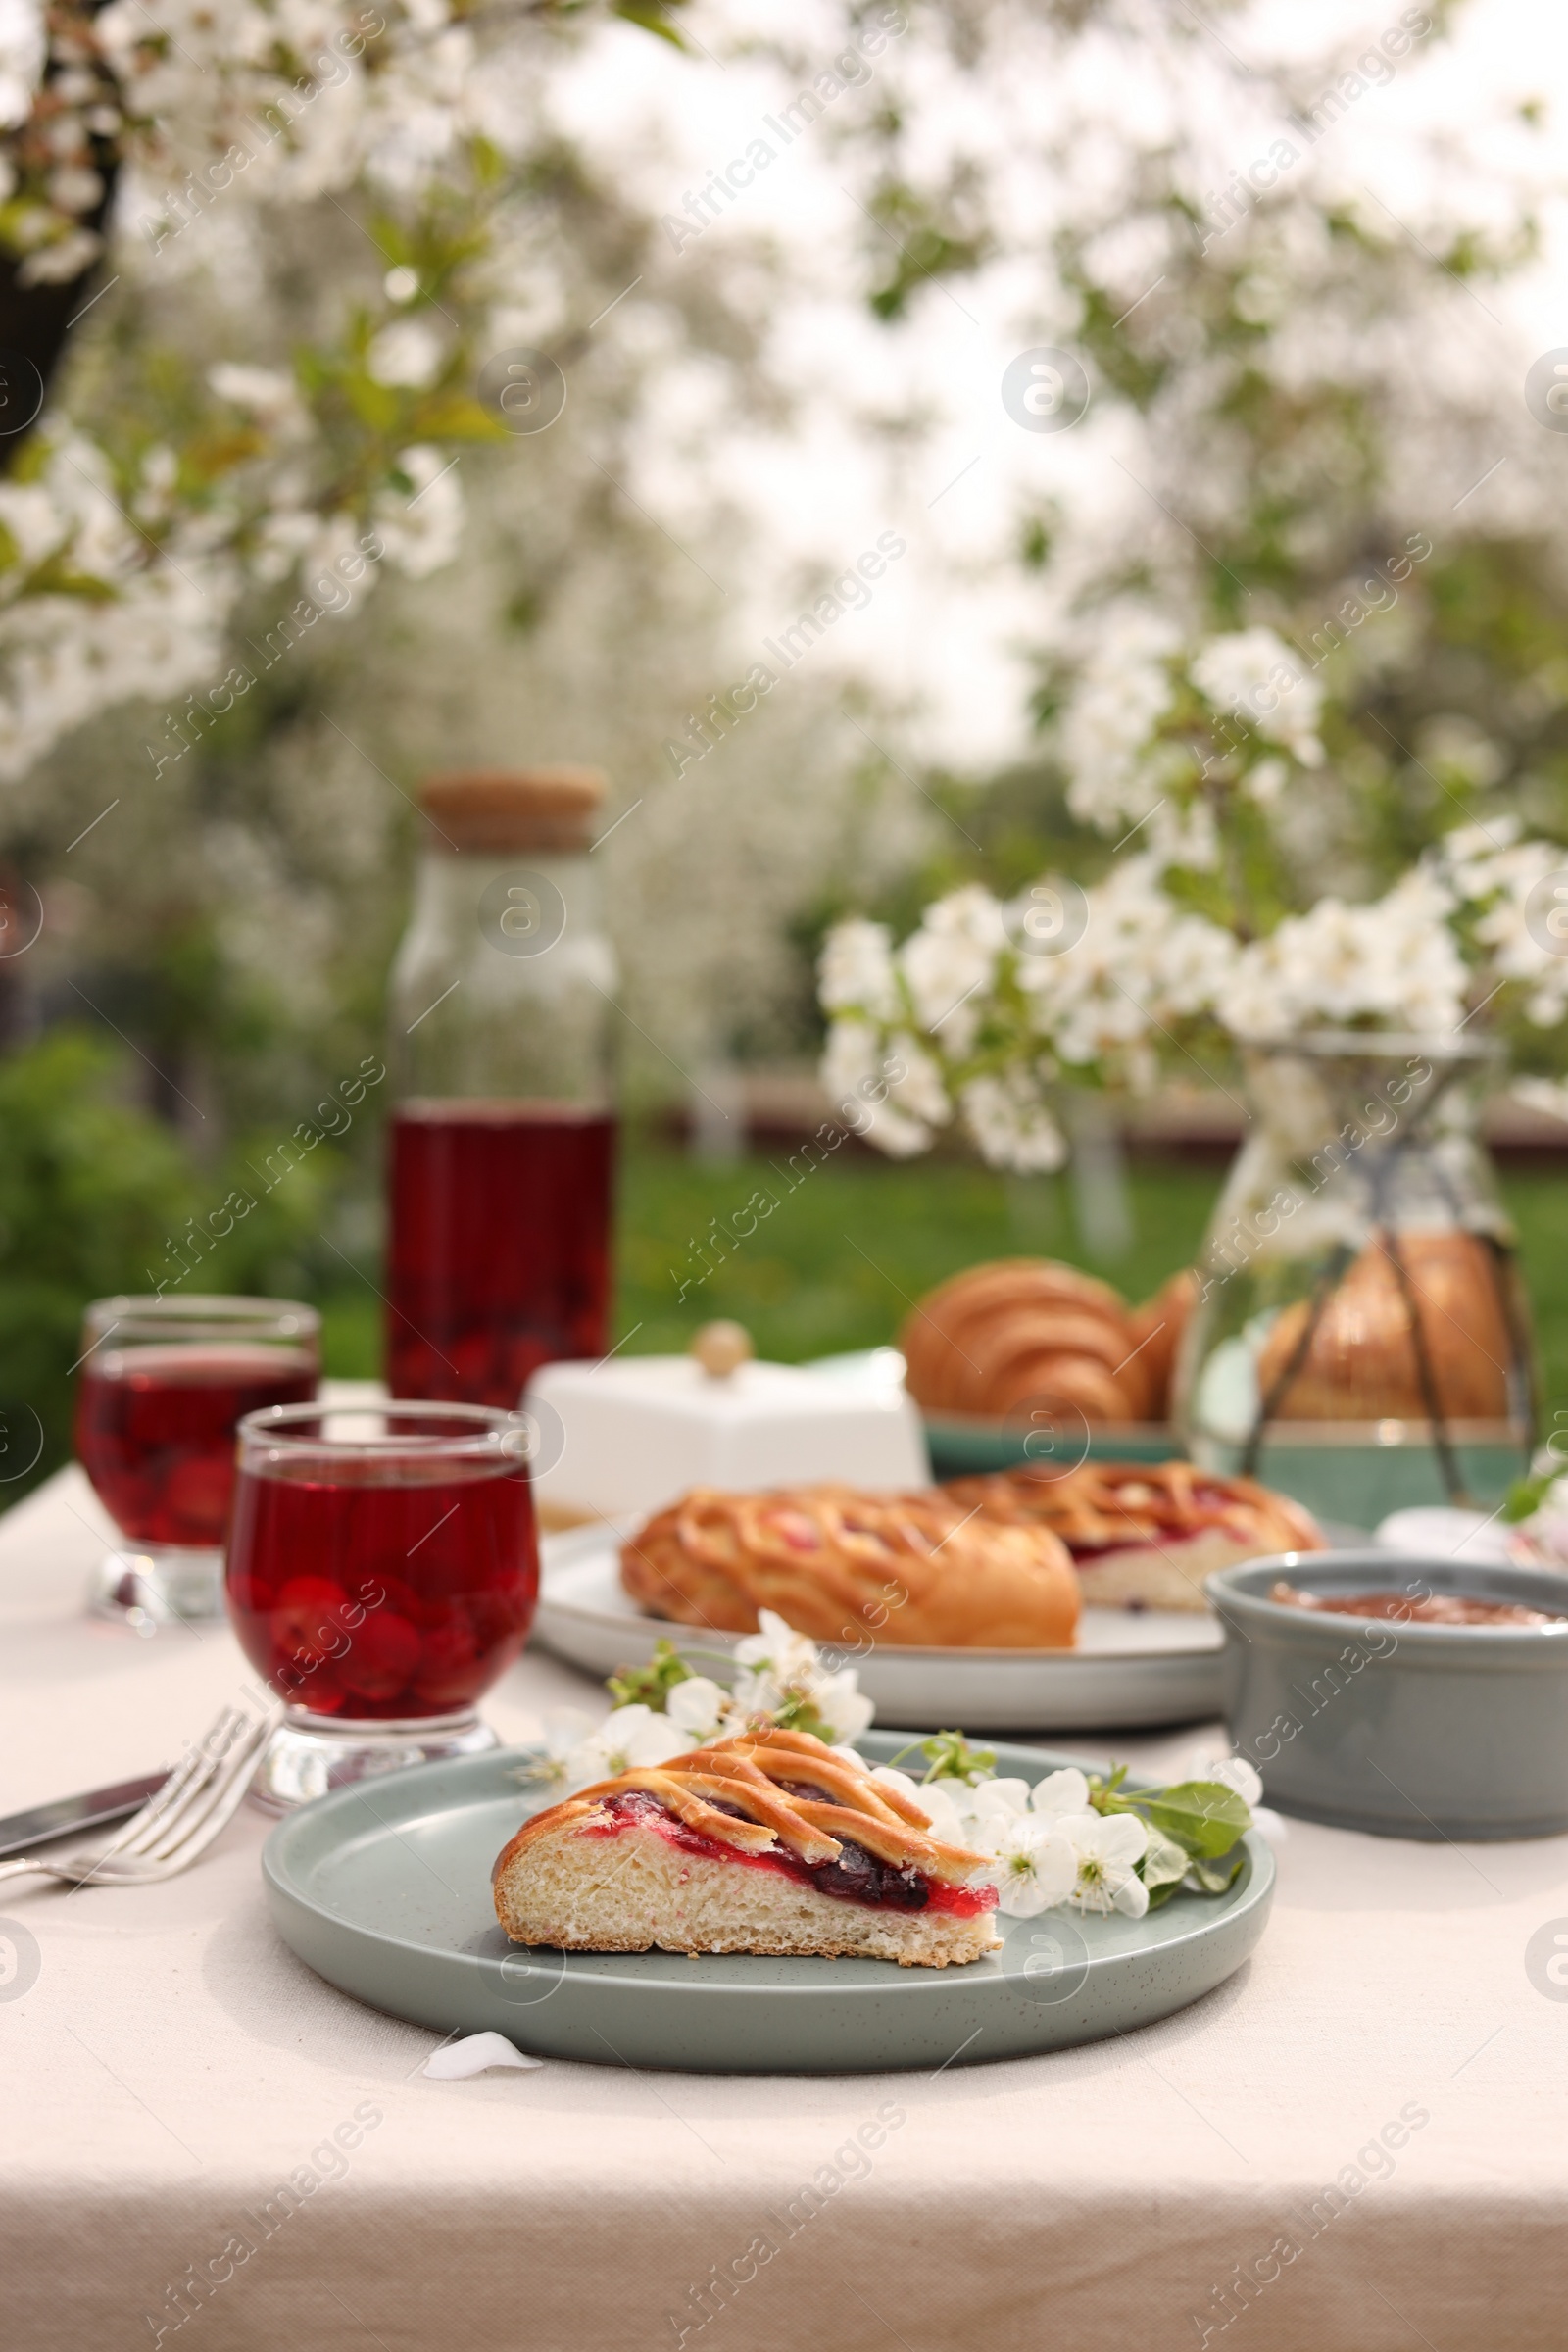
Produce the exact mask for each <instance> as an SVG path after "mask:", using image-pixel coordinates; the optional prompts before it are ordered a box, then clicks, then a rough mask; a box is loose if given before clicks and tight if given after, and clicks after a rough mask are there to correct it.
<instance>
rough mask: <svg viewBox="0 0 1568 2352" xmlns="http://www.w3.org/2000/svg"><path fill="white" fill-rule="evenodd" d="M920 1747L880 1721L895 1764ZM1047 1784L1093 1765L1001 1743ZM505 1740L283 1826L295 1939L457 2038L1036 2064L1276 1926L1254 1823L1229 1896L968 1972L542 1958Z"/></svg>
mask: <svg viewBox="0 0 1568 2352" xmlns="http://www.w3.org/2000/svg"><path fill="white" fill-rule="evenodd" d="M901 1744H903V1741H901V1740H897V1739H895V1738H894V1737H893V1736H892V1735H891V1734H887V1733H876V1732H868V1733H867V1734H866V1735H865V1737H864V1738H863V1739H862V1740H858V1742H857V1745H858V1747H859V1748H860V1749H861V1751H862V1752H863V1753H864V1754H865V1755H867V1756H869V1757H870V1758H871V1760H872V1761H873V1762H875V1763H883V1762H886V1761H887V1760H888V1759H889V1758H890V1757H891V1756H892V1755H893V1754H894V1753H895V1752H896V1751H897V1749H898V1747H899V1746H900V1745H901ZM996 1754H997V1766H998V1769H999V1771H1001V1772H1003V1773H1010V1774H1015V1775H1017V1776H1019V1777H1021V1778H1022V1779H1025V1780H1028V1781H1031V1782H1033V1781H1036V1780H1038V1779H1040V1778H1041V1777H1042V1775H1043V1774H1045V1773H1047V1772H1051V1771H1054V1769H1055V1767H1056V1766H1057V1765H1058V1764H1066V1763H1072V1762H1081V1761H1082V1759H1081V1758H1073V1757H1069V1756H1060V1755H1048V1754H1046V1753H1044V1752H1043V1751H1042V1750H1041V1749H1039V1748H1022V1747H999V1748H998V1749H997V1751H996ZM528 1761H529V1752H528V1751H527V1750H521V1749H516V1748H513V1749H498V1750H493V1751H492V1752H491V1753H490V1754H488V1755H481V1756H464V1757H461V1758H459V1759H457V1760H456V1761H454V1762H450V1763H445V1764H421V1765H417V1766H416V1767H414V1768H413V1769H412V1770H408V1771H403V1772H398V1773H394V1774H391V1775H388V1776H387V1777H386V1778H384V1779H377V1780H372V1781H368V1782H359V1783H357V1784H356V1785H355V1786H354V1787H352V1788H348V1789H337V1790H336V1791H334V1793H333V1794H332V1795H330V1796H324V1797H322V1798H321V1799H320V1800H319V1802H318V1803H316V1804H314V1805H307V1806H304V1807H302V1809H301V1810H300V1811H299V1812H298V1813H293V1814H290V1815H289V1816H288V1818H287V1819H286V1820H284V1821H281V1822H279V1824H278V1826H277V1828H276V1829H275V1830H273V1832H272V1834H271V1836H270V1838H268V1841H267V1845H266V1847H265V1849H264V1852H263V1856H262V1870H263V1875H264V1878H265V1880H266V1884H267V1897H268V1903H269V1906H270V1910H271V1914H272V1919H273V1921H274V1923H275V1925H276V1927H277V1930H278V1933H279V1934H280V1935H281V1936H282V1937H283V1939H284V1941H285V1942H286V1943H288V1944H289V1945H291V1946H292V1948H293V1949H294V1950H295V1951H296V1952H297V1953H298V1954H299V1956H300V1958H301V1959H302V1960H304V1961H305V1962H306V1963H307V1965H308V1966H309V1967H311V1968H313V1969H315V1971H316V1973H317V1975H318V1976H321V1977H324V1978H325V1979H326V1981H327V1983H328V1984H329V1985H337V1986H338V1987H339V1988H340V1989H341V1990H342V1991H344V1992H349V1993H353V1994H354V1995H355V1996H356V1998H357V1999H359V2000H362V2001H368V2003H369V2004H370V2006H371V2007H372V2008H375V2009H383V2010H385V2011H387V2012H388V2013H389V2015H391V2016H393V2017H402V2018H407V2019H409V2020H410V2021H411V2022H412V2023H414V2024H415V2025H420V2026H429V2027H431V2028H433V2029H434V2031H435V2032H436V2033H438V2034H454V2033H466V2034H478V2033H483V2032H485V2031H486V2030H491V2031H494V2032H496V2033H499V2034H505V2035H506V2036H507V2038H508V2039H509V2040H510V2041H513V2042H515V2044H516V2045H517V2047H518V2048H519V2049H523V2050H528V2051H532V2052H533V2053H535V2054H536V2055H537V2056H539V2057H542V2058H577V2059H585V2060H588V2061H590V2062H594V2063H597V2064H600V2065H607V2066H616V2065H619V2066H638V2067H645V2066H646V2067H670V2068H677V2069H681V2070H684V2071H687V2072H690V2073H694V2074H757V2075H764V2074H822V2075H841V2074H869V2073H878V2072H881V2071H882V2070H884V2069H888V2068H896V2067H925V2068H927V2069H928V2070H929V2069H934V2068H937V2067H940V2066H944V2065H947V2064H950V2063H956V2064H958V2065H960V2066H970V2065H973V2064H975V2063H976V2062H977V2061H979V2060H982V2059H991V2058H1018V2057H1024V2056H1027V2055H1029V2054H1030V2053H1031V2052H1034V2051H1038V2050H1054V2049H1063V2048H1066V2047H1068V2046H1069V2045H1070V2044H1072V2043H1074V2042H1082V2041H1099V2040H1103V2039H1104V2038H1105V2037H1106V2036H1108V2035H1110V2034H1125V2033H1127V2032H1128V2031H1129V2030H1130V2029H1131V2028H1133V2027H1137V2026H1147V2025H1152V2023H1153V2022H1154V2020H1155V2019H1156V2018H1161V2017H1168V2016H1169V2015H1170V2013H1171V2012H1172V2010H1175V2009H1182V2008H1185V2007H1186V2006H1187V2004H1188V2003H1189V2002H1190V2001H1196V2000H1198V1999H1199V1998H1200V1997H1201V1995H1202V1994H1203V1993H1205V1992H1210V1991H1212V1990H1213V1988H1214V1986H1215V1985H1220V1984H1222V1983H1223V1982H1224V1980H1225V1979H1226V1978H1227V1977H1228V1976H1230V1975H1231V1974H1232V1973H1233V1972H1234V1971H1235V1970H1236V1969H1238V1968H1240V1966H1241V1965H1242V1962H1243V1961H1244V1960H1245V1959H1246V1958H1247V1957H1248V1955H1249V1953H1250V1951H1251V1949H1252V1947H1253V1945H1254V1944H1255V1943H1256V1941H1257V1939H1258V1937H1259V1936H1260V1935H1261V1934H1262V1932H1263V1923H1264V1921H1265V1920H1266V1918H1267V1917H1268V1908H1269V1901H1270V1898H1271V1896H1272V1894H1273V1889H1274V1863H1273V1857H1272V1856H1271V1855H1270V1853H1269V1850H1268V1847H1267V1846H1266V1845H1265V1844H1264V1843H1263V1841H1262V1839H1261V1838H1258V1837H1257V1835H1256V1834H1255V1832H1252V1833H1250V1834H1249V1836H1248V1838H1247V1841H1246V1846H1247V1858H1246V1861H1245V1863H1244V1865H1243V1868H1242V1871H1241V1873H1240V1876H1239V1877H1238V1878H1237V1880H1236V1883H1235V1885H1234V1886H1233V1887H1231V1888H1230V1890H1229V1892H1228V1893H1226V1894H1223V1895H1218V1896H1211V1895H1193V1894H1178V1895H1177V1896H1175V1897H1174V1899H1173V1900H1172V1901H1170V1902H1169V1903H1167V1904H1165V1905H1164V1906H1163V1908H1162V1909H1160V1910H1158V1911H1154V1912H1152V1913H1151V1914H1150V1915H1149V1916H1148V1917H1147V1918H1145V1919H1137V1920H1135V1919H1124V1918H1122V1917H1121V1916H1120V1915H1119V1914H1117V1913H1113V1914H1112V1915H1111V1916H1110V1917H1109V1918H1099V1917H1091V1916H1087V1915H1084V1914H1081V1913H1078V1912H1074V1911H1068V1910H1056V1911H1046V1912H1042V1913H1041V1914H1040V1915H1039V1917H1038V1918H1035V1919H1002V1918H1000V1917H999V1919H998V1923H997V1925H998V1931H999V1933H1000V1934H1001V1935H1002V1936H1004V1938H1005V1941H1004V1946H1003V1949H1002V1950H1001V1951H1000V1952H996V1953H993V1954H991V1955H990V1956H989V1957H987V1958H986V1959H984V1960H973V1961H970V1962H969V1963H967V1965H966V1966H964V1967H961V1968H959V1967H950V1968H899V1967H897V1966H895V1965H894V1964H893V1963H892V1962H889V1961H881V1960H814V1959H760V1958H753V1957H750V1956H748V1955H746V1954H736V1953H724V1954H716V1953H715V1954H710V1955H706V1956H700V1957H696V1958H691V1957H688V1956H687V1955H685V1954H683V1953H678V1952H635V1953H613V1952H570V1953H565V1952H557V1951H545V1950H523V1949H520V1948H519V1947H518V1946H516V1945H515V1944H511V1943H509V1942H508V1940H507V1938H506V1936H504V1935H503V1933H502V1931H501V1929H500V1928H499V1926H498V1925H497V1924H496V1918H495V1913H494V1910H493V1908H492V1905H491V1899H490V1870H491V1865H492V1864H493V1863H494V1861H495V1858H496V1856H497V1854H498V1853H499V1852H500V1851H501V1848H502V1847H503V1846H504V1845H505V1844H506V1842H507V1840H508V1839H509V1838H511V1836H512V1834H513V1832H514V1831H515V1829H516V1828H517V1825H518V1823H519V1822H520V1821H522V1819H523V1818H524V1817H525V1815H527V1814H529V1813H532V1812H536V1811H538V1810H539V1809H540V1808H541V1807H543V1806H544V1805H546V1804H548V1803H551V1802H553V1801H554V1792H552V1791H548V1790H540V1789H529V1788H527V1787H525V1786H524V1785H523V1783H522V1782H521V1781H520V1780H519V1777H518V1776H519V1773H520V1772H522V1771H525V1770H526V1768H527V1765H528Z"/></svg>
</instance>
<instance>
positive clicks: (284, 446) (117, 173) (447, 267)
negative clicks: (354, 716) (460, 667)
mask: <svg viewBox="0 0 1568 2352" xmlns="http://www.w3.org/2000/svg"><path fill="white" fill-rule="evenodd" d="M674 4H675V0H670V5H674ZM573 13H574V12H573V11H572V10H571V9H570V8H569V7H568V6H567V0H511V4H510V5H507V6H502V7H499V8H496V9H493V10H486V11H483V12H481V11H478V10H474V9H471V8H468V7H466V6H465V5H464V0H385V5H384V6H383V5H379V4H377V0H365V4H364V5H361V4H360V0H261V4H260V5H245V6H243V7H242V6H240V5H238V4H237V0H170V5H169V6H167V7H160V9H159V11H158V13H157V15H156V17H155V16H154V15H153V14H152V13H150V12H149V11H148V10H147V9H145V8H143V7H141V6H139V5H138V4H137V0H110V4H109V5H108V6H99V5H96V4H95V0H50V5H49V6H48V7H47V8H44V7H41V6H39V5H37V4H36V0H16V4H15V5H14V6H12V7H11V8H9V9H8V10H7V11H6V13H5V15H4V17H3V19H0V379H3V380H0V464H3V465H4V466H5V467H6V472H7V478H6V479H5V480H4V481H0V779H4V778H10V777H15V776H17V775H20V774H21V773H23V772H25V769H26V768H27V767H28V766H29V765H31V764H32V762H34V761H35V760H37V759H38V758H40V757H41V756H42V754H44V753H45V752H46V751H48V750H49V749H50V748H51V747H52V746H53V744H55V743H56V742H57V741H58V740H59V739H60V738H61V737H62V736H63V735H64V734H66V733H67V732H69V731H70V730H71V729H72V728H73V727H74V726H76V725H78V724H80V723H81V722H82V721H84V720H86V719H88V718H90V717H92V716H93V715H94V714H95V713H96V712H98V711H103V710H105V709H108V708H111V707H113V706H114V705H115V704H116V703H119V702H122V701H124V700H126V699H128V698H129V697H131V696H147V697H158V698H163V699H169V698H172V697H174V696H176V695H178V694H179V693H180V692H181V691H183V690H184V689H186V688H188V687H193V686H198V685H200V684H202V683H204V682H206V681H209V680H212V679H214V678H216V677H219V676H221V673H222V667H223V663H222V661H221V654H222V649H223V645H224V639H225V632H226V631H227V629H228V628H229V626H230V624H231V621H232V619H233V616H234V614H235V613H236V610H237V608H238V607H239V606H240V604H241V601H242V599H243V598H245V597H246V596H247V594H249V593H252V592H256V591H260V592H262V593H263V594H264V595H268V596H270V598H271V600H272V601H273V603H274V604H277V603H283V602H286V601H287V600H288V599H290V598H293V599H295V600H297V601H296V603H295V605H294V608H293V609H295V610H296V611H298V610H300V609H301V607H300V603H299V602H298V600H305V601H306V602H309V600H311V599H312V596H313V583H314V581H315V580H316V579H317V577H318V576H328V575H330V576H332V577H333V578H334V579H335V578H338V577H341V576H342V566H343V564H344V561H345V559H349V560H350V562H351V564H359V571H358V573H357V575H356V576H357V578H358V579H359V580H360V581H361V582H362V584H363V587H364V588H365V589H367V590H368V588H369V587H370V586H371V585H373V583H374V580H375V579H376V577H377V576H378V574H379V570H380V568H381V565H382V563H383V561H384V563H385V564H389V565H390V566H391V567H392V568H394V569H395V570H398V571H401V572H403V573H404V574H406V575H409V576H412V577H415V578H418V577H421V576H423V575H424V574H426V573H429V572H431V571H433V570H435V569H437V568H438V567H439V566H440V565H442V564H445V563H447V562H449V561H450V560H451V558H452V557H453V556H454V555H455V553H456V551H457V545H458V539H459V534H460V531H461V527H462V520H463V511H464V509H463V496H462V492H461V490H460V488H459V482H458V474H457V471H456V468H455V466H454V463H453V461H454V459H455V458H457V457H458V456H460V455H461V452H462V450H463V448H464V446H465V445H466V444H470V443H474V442H482V441H487V440H494V439H500V438H502V437H503V432H504V428H503V426H502V424H501V422H500V420H499V419H498V418H497V417H496V416H495V415H493V414H492V413H490V412H489V411H487V410H486V409H485V408H484V407H483V406H482V405H481V403H480V402H479V401H478V400H477V399H476V398H475V393H474V386H475V379H476V376H477V373H478V369H479V366H480V364H481V362H482V360H483V359H484V357H485V356H486V355H487V354H488V353H490V352H493V351H494V350H496V349H497V348H499V347H501V346H504V345H505V344H507V343H509V342H512V343H515V342H517V341H518V340H519V339H520V338H519V336H518V334H517V332H516V331H515V328H516V322H517V319H518V318H519V316H520V309H519V306H521V305H526V306H527V307H528V309H529V313H530V316H531V319H532V321H533V323H532V330H531V332H530V333H529V335H528V341H529V342H530V343H542V342H545V341H548V340H550V339H551V337H552V335H554V334H556V333H560V334H561V335H562V336H565V337H569V335H570V333H571V332H573V331H574V330H575V329H576V328H577V326H578V325H579V323H580V322H579V321H577V320H576V319H575V318H574V316H573V311H572V304H571V298H570V295H569V293H567V292H565V291H564V290H561V289H557V288H555V287H554V286H553V285H552V284H550V283H549V273H548V270H547V269H546V268H545V265H544V260H543V254H542V247H543V245H544V243H545V240H544V239H543V238H542V237H541V235H540V231H539V222H540V218H541V212H542V210H544V209H545V208H547V207H548V203H549V201H550V197H551V191H550V188H549V184H548V173H546V172H541V170H540V164H539V156H538V152H537V150H538V144H539V138H540V125H539V118H538V112H537V109H536V107H535V105H534V104H533V103H532V100H533V95H534V91H535V87H536V84H537V81H538V78H539V73H540V66H541V60H542V58H543V57H544V56H545V55H546V54H547V53H548V49H549V46H550V45H551V44H559V43H560V41H561V40H562V39H563V38H564V20H565V19H566V18H568V17H569V16H571V15H572V14H573ZM601 14H602V15H614V16H621V17H625V18H629V19H631V20H633V21H634V22H636V23H638V24H641V25H645V26H647V27H648V28H649V29H651V30H654V31H657V32H662V33H665V34H666V35H669V34H670V32H671V27H670V24H669V20H668V16H667V13H666V9H665V7H664V6H663V5H662V0H648V4H647V5H645V4H643V0H607V5H606V7H605V9H604V10H603V11H601ZM671 37H672V36H671ZM566 193H567V196H568V197H569V191H567V192H566ZM328 230H330V231H333V232H338V233H341V234H342V235H344V236H345V237H346V238H347V240H348V244H349V246H350V248H351V249H352V250H353V251H354V252H355V253H356V254H357V255H358V256H359V257H360V261H361V263H362V265H364V264H368V268H367V267H361V268H360V269H358V270H356V271H355V272H354V273H353V275H352V277H351V276H350V273H349V272H348V271H347V270H345V271H342V272H331V273H322V272H320V271H317V272H316V273H315V275H316V279H317V281H318V282H315V283H313V282H312V277H313V270H312V263H313V258H314V257H313V253H312V247H313V245H315V244H317V243H319V239H320V237H321V236H322V235H323V234H325V233H327V232H328ZM201 271H206V272H208V273H209V275H210V276H216V277H217V278H219V279H220V280H221V281H222V282H223V284H224V286H225V288H226V291H227V294H228V297H229V303H230V307H229V310H228V312H227V314H226V316H225V317H224V318H223V319H222V320H221V323H220V328H219V333H218V337H217V347H216V348H215V349H214V350H213V351H212V352H211V353H201V352H195V351H192V350H190V349H189V348H187V347H184V346H183V343H182V342H176V341H175V340H174V339H173V338H172V336H168V335H167V333H166V332H161V328H163V329H167V319H166V317H165V314H166V312H167V311H168V309H169V308H170V307H171V304H172V297H173V296H174V295H175V294H176V292H177V290H178V289H179V287H180V285H181V284H182V282H186V281H188V280H189V278H190V277H191V276H192V275H194V274H195V273H198V272H201ZM339 276H341V277H342V278H343V279H344V280H345V281H347V282H345V283H344V284H343V285H342V286H341V288H340V287H339V286H338V285H337V284H336V283H335V282H320V281H321V280H322V278H323V277H327V278H329V279H330V280H331V281H335V280H336V279H337V278H338V277H339ZM302 284H304V285H305V286H306V288H307V290H308V299H307V300H306V303H305V309H306V311H307V313H308V317H307V319H305V320H304V322H303V324H304V331H303V332H299V331H293V332H289V333H287V334H279V335H278V337H277V342H276V347H274V348H267V347H265V342H264V341H263V340H262V338H265V335H266V332H267V330H268V327H269V325H272V326H273V327H274V328H275V325H276V321H277V319H279V317H280V316H286V315H287V313H288V306H289V303H290V302H292V303H293V304H294V307H295V309H296V310H297V309H298V307H299V295H298V289H299V288H300V286H301V285H302ZM247 322H249V334H248V335H247V332H246V327H247ZM290 324H292V320H290ZM225 342H226V343H227V345H228V348H224V347H223V346H224V344H225ZM367 546H368V547H369V548H370V550H371V556H372V560H371V561H370V563H369V564H365V562H364V559H363V553H362V551H363V550H364V549H365V548H366V547H367ZM340 602H341V598H340V597H339V598H338V599H337V600H336V601H335V602H334V604H333V607H332V609H336V604H337V603H340ZM313 612H314V608H313Z"/></svg>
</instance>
